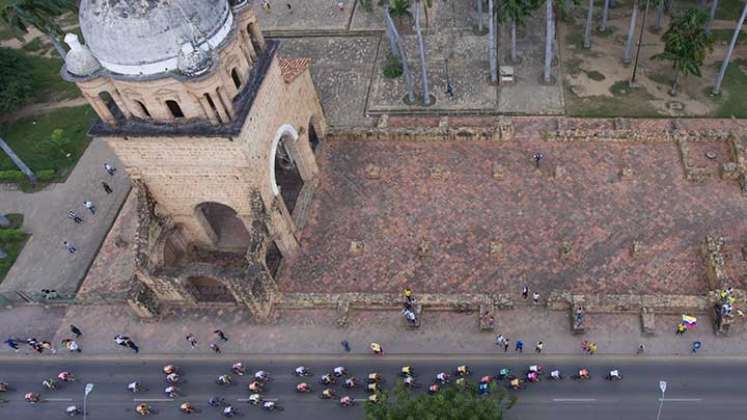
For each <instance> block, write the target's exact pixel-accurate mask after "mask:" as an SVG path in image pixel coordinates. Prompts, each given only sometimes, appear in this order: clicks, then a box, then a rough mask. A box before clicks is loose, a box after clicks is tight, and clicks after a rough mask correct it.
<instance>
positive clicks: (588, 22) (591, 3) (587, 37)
mask: <svg viewBox="0 0 747 420" xmlns="http://www.w3.org/2000/svg"><path fill="white" fill-rule="evenodd" d="M593 13H594V0H589V10H588V11H587V12H586V28H585V29H584V48H591V19H592V14H593Z"/></svg>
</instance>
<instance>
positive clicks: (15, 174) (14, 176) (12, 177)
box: [0, 169, 26, 182]
mask: <svg viewBox="0 0 747 420" xmlns="http://www.w3.org/2000/svg"><path fill="white" fill-rule="evenodd" d="M25 179H26V175H24V173H23V172H21V171H19V170H13V169H12V170H9V171H0V182H22V181H23V180H25Z"/></svg>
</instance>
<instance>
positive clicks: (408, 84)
mask: <svg viewBox="0 0 747 420" xmlns="http://www.w3.org/2000/svg"><path fill="white" fill-rule="evenodd" d="M384 18H385V20H386V23H387V35H388V36H389V48H390V49H391V50H392V54H393V55H395V56H396V57H398V58H399V61H400V63H402V73H403V75H404V77H405V91H406V94H407V100H408V101H409V102H410V103H411V104H413V103H415V89H414V87H413V85H414V83H413V82H412V74H411V73H410V68H409V65H408V64H407V53H406V52H405V48H404V46H403V45H402V39H401V38H400V37H399V33H397V27H396V26H395V25H394V21H393V20H392V15H391V14H390V13H389V6H386V7H384Z"/></svg>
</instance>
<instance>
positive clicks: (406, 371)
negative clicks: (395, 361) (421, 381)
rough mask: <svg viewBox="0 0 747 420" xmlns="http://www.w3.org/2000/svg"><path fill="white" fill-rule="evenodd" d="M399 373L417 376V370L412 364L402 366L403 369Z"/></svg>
mask: <svg viewBox="0 0 747 420" xmlns="http://www.w3.org/2000/svg"><path fill="white" fill-rule="evenodd" d="M399 373H400V375H402V376H415V371H414V370H413V368H412V367H411V366H402V369H401V370H400V372H399Z"/></svg>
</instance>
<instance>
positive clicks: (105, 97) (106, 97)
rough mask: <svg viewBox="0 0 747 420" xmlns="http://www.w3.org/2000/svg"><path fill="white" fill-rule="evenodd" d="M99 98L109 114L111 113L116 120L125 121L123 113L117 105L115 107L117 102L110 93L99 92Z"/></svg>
mask: <svg viewBox="0 0 747 420" xmlns="http://www.w3.org/2000/svg"><path fill="white" fill-rule="evenodd" d="M99 98H100V99H101V101H102V102H104V105H106V107H107V108H108V109H109V112H111V114H112V115H113V116H114V118H115V119H116V120H118V121H122V120H124V119H125V114H124V112H122V110H121V109H119V105H117V102H116V101H115V100H114V98H113V97H112V95H111V93H109V92H107V91H102V92H99Z"/></svg>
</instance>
